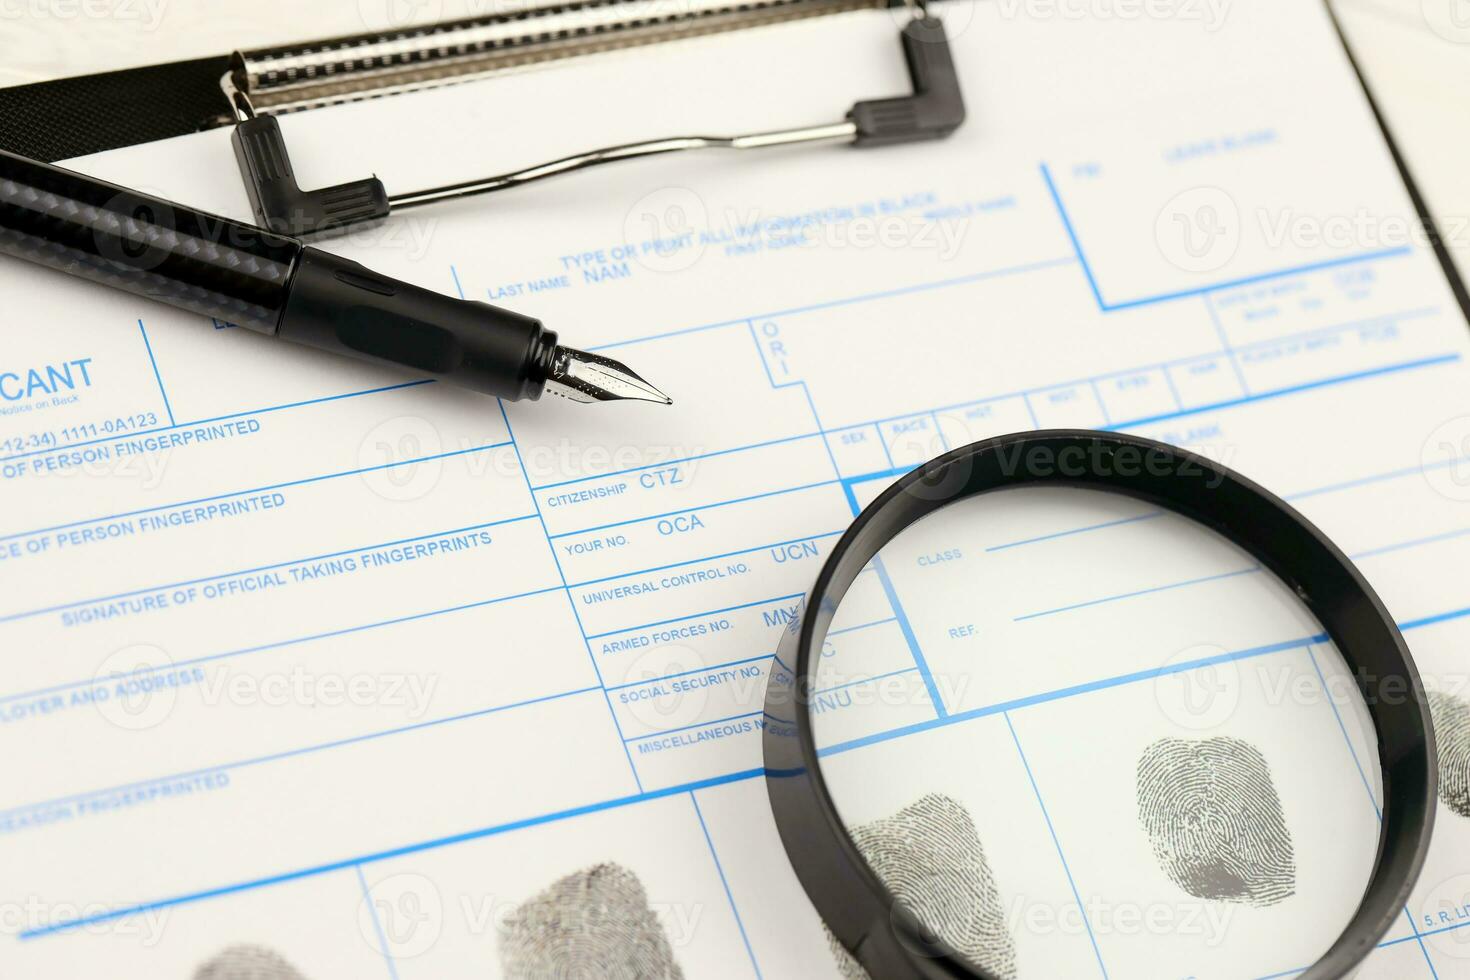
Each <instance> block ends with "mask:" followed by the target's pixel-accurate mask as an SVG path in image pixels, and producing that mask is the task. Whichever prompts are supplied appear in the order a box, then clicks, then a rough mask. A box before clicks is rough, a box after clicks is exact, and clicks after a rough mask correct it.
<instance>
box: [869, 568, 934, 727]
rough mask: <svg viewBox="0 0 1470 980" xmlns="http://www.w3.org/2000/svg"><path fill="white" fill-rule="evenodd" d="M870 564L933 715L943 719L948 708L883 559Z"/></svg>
mask: <svg viewBox="0 0 1470 980" xmlns="http://www.w3.org/2000/svg"><path fill="white" fill-rule="evenodd" d="M872 564H873V569H874V570H875V571H876V572H877V574H878V582H879V583H880V584H881V585H882V586H883V594H884V595H885V596H887V597H888V605H889V606H890V607H891V608H892V609H893V618H894V619H896V620H898V628H899V630H900V632H902V633H903V639H904V642H905V643H907V644H908V648H909V655H910V656H911V657H912V658H913V661H914V667H915V668H916V669H917V670H918V671H919V676H920V677H922V678H923V679H924V688H925V690H927V691H928V692H929V700H930V701H932V702H933V704H934V714H935V715H936V716H938V717H940V718H944V717H945V716H946V715H948V714H949V707H948V706H947V705H946V704H945V703H944V699H943V698H941V697H940V696H939V688H938V687H937V686H936V685H935V683H934V675H933V674H931V673H930V671H929V662H928V661H927V660H925V659H924V650H923V648H922V647H921V646H920V645H919V637H918V634H916V633H915V632H914V627H913V624H911V623H910V622H909V617H908V613H907V612H905V611H904V608H903V603H902V602H900V601H899V598H898V590H897V589H895V588H894V587H893V580H892V579H891V578H889V577H888V570H887V569H886V568H884V567H883V558H882V557H881V556H880V555H874V556H873V562H872Z"/></svg>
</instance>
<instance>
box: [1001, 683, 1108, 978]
mask: <svg viewBox="0 0 1470 980" xmlns="http://www.w3.org/2000/svg"><path fill="white" fill-rule="evenodd" d="M1001 717H1002V718H1004V719H1005V723H1006V730H1007V731H1009V732H1010V733H1011V741H1012V742H1014V743H1015V745H1016V755H1018V756H1020V758H1021V765H1022V767H1023V768H1025V770H1026V779H1027V781H1028V782H1030V783H1031V792H1032V793H1034V794H1036V805H1037V806H1039V807H1041V818H1042V819H1043V820H1044V821H1046V832H1047V833H1048V834H1050V835H1051V842H1052V845H1053V846H1055V847H1056V849H1057V859H1058V860H1059V861H1061V862H1062V872H1063V873H1064V874H1065V875H1066V876H1067V887H1068V888H1070V889H1071V890H1072V899H1073V901H1075V902H1076V903H1077V910H1078V911H1079V912H1081V913H1082V924H1083V926H1085V927H1086V928H1087V939H1088V941H1089V942H1091V943H1092V955H1093V956H1095V957H1097V968H1098V969H1099V970H1100V971H1102V975H1103V980H1107V976H1108V968H1107V967H1106V966H1104V965H1103V958H1102V950H1100V949H1098V948H1097V936H1095V935H1093V932H1092V920H1091V919H1089V918H1088V916H1087V907H1086V906H1085V905H1083V904H1082V896H1081V894H1080V893H1079V892H1078V891H1077V882H1076V881H1075V880H1074V879H1073V878H1072V869H1071V868H1070V867H1068V865H1067V855H1066V854H1065V853H1063V851H1062V842H1061V839H1060V838H1059V837H1057V829H1056V827H1054V826H1052V822H1051V814H1049V813H1047V811H1046V801H1045V800H1043V799H1042V798H1041V787H1040V786H1038V785H1036V776H1035V775H1033V774H1032V772H1031V763H1030V762H1028V761H1026V750H1025V749H1023V748H1021V739H1020V737H1019V736H1018V735H1017V734H1016V726H1015V725H1013V724H1011V716H1010V714H1009V712H1005V713H1002V714H1001Z"/></svg>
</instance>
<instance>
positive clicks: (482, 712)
mask: <svg viewBox="0 0 1470 980" xmlns="http://www.w3.org/2000/svg"><path fill="white" fill-rule="evenodd" d="M600 690H601V688H598V687H584V688H579V689H577V690H575V691H558V692H557V693H555V694H544V695H542V696H540V697H536V698H529V699H527V700H525V701H516V702H513V703H511V704H498V705H492V706H491V707H488V708H479V709H477V710H475V711H465V712H461V713H460V714H457V715H447V716H445V717H443V718H430V719H429V720H428V721H417V722H414V723H413V724H410V725H399V726H398V727H396V728H385V729H381V730H379V731H376V732H365V733H363V734H361V735H351V736H348V737H346V738H339V739H334V740H332V741H330V742H321V743H319V744H317V745H304V746H301V747H299V748H294V749H285V750H282V751H280V752H272V753H270V754H269V755H260V756H255V757H254V758H250V759H237V760H236V761H234V762H225V763H220V764H218V765H213V766H205V767H202V768H197V769H189V770H186V771H184V772H175V773H169V774H168V775H165V776H155V777H153V778H151V779H139V780H134V781H132V782H129V783H120V784H118V785H116V786H104V787H102V788H100V789H94V790H88V791H86V792H83V793H70V794H68V795H66V796H57V797H53V798H51V799H49V800H37V801H35V802H32V803H26V804H22V805H21V806H14V807H7V808H6V809H3V810H0V816H4V815H8V814H12V813H20V812H22V811H26V810H36V809H39V808H40V807H45V806H54V805H58V804H61V803H74V802H79V801H82V800H87V799H91V798H92V797H96V796H102V795H104V794H107V793H117V792H120V791H122V790H125V789H137V788H139V787H143V786H151V785H154V784H157V783H163V782H168V781H169V780H178V779H188V778H191V777H195V776H204V775H208V774H209V773H214V772H222V771H225V770H230V769H246V768H249V767H251V766H259V765H263V764H265V763H268V762H280V761H281V760H283V759H294V758H297V757H299V756H303V755H311V754H313V753H316V752H325V751H327V750H329V749H339V748H342V747H343V746H347V745H358V744H360V743H362V742H373V741H377V740H378V739H381V738H388V737H390V736H393V735H402V734H404V733H406V732H418V731H423V730H425V729H428V728H438V727H439V726H441V725H451V724H454V723H455V722H460V721H466V720H469V719H473V718H484V717H486V716H487V715H497V714H501V713H503V712H506V711H515V710H517V709H520V708H530V707H533V706H535V705H538V704H545V703H547V702H549V701H560V700H562V699H563V698H571V697H577V696H578V695H582V694H591V693H592V692H594V691H600Z"/></svg>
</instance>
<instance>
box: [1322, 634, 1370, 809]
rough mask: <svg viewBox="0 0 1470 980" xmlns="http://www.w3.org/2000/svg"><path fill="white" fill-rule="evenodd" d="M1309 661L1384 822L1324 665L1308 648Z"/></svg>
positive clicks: (1364, 784) (1364, 788) (1360, 775)
mask: <svg viewBox="0 0 1470 980" xmlns="http://www.w3.org/2000/svg"><path fill="white" fill-rule="evenodd" d="M1307 659H1308V660H1310V661H1311V663H1312V669H1313V670H1314V671H1316V673H1317V683H1319V684H1321V685H1322V696H1323V697H1324V698H1325V699H1326V700H1327V706H1328V707H1329V708H1331V709H1332V717H1333V719H1334V720H1335V721H1336V722H1337V730H1338V731H1339V732H1341V733H1342V740H1343V743H1344V744H1345V745H1347V750H1348V758H1350V759H1352V760H1353V768H1355V769H1357V771H1358V779H1360V780H1361V781H1362V783H1363V790H1364V792H1366V793H1367V794H1368V802H1369V803H1371V804H1373V814H1374V816H1376V817H1377V818H1378V822H1379V823H1382V822H1383V809H1382V808H1381V807H1379V805H1378V797H1377V796H1375V795H1374V793H1373V785H1372V784H1371V783H1369V782H1368V773H1367V772H1366V771H1365V770H1364V769H1363V762H1362V760H1361V759H1359V758H1358V750H1357V749H1355V748H1353V740H1352V739H1350V738H1348V733H1347V725H1345V724H1343V721H1342V713H1341V712H1339V711H1338V710H1337V702H1335V701H1334V700H1333V699H1332V693H1331V691H1330V690H1329V689H1328V687H1327V676H1326V675H1325V674H1323V673H1322V664H1321V663H1320V662H1318V660H1317V654H1316V652H1315V651H1314V650H1313V649H1312V648H1311V647H1307Z"/></svg>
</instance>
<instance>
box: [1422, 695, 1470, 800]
mask: <svg viewBox="0 0 1470 980" xmlns="http://www.w3.org/2000/svg"><path fill="white" fill-rule="evenodd" d="M1429 715H1430V718H1432V719H1433V721H1434V738H1435V743H1436V745H1437V747H1438V749H1439V798H1440V800H1441V801H1442V802H1443V803H1444V805H1445V806H1447V807H1449V808H1450V809H1451V810H1453V811H1454V812H1455V813H1457V814H1459V815H1460V816H1462V817H1470V704H1467V703H1466V702H1465V699H1464V698H1460V697H1456V696H1455V695H1453V694H1446V693H1444V692H1443V691H1430V692H1429Z"/></svg>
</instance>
